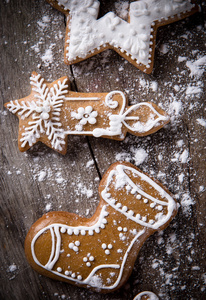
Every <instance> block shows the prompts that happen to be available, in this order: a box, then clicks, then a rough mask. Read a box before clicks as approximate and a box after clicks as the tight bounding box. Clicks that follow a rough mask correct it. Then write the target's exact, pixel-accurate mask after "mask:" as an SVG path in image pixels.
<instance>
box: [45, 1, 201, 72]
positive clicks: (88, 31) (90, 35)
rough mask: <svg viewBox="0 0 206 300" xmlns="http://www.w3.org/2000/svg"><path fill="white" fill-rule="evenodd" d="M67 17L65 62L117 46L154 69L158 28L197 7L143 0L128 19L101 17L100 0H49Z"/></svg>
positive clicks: (140, 64)
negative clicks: (99, 15)
mask: <svg viewBox="0 0 206 300" xmlns="http://www.w3.org/2000/svg"><path fill="white" fill-rule="evenodd" d="M47 1H48V2H49V3H50V4H51V5H52V6H54V7H55V8H57V9H59V10H60V11H61V12H63V13H64V14H65V15H66V17H67V25H66V38H65V55H64V58H65V63H66V64H74V63H77V62H80V61H82V60H84V59H86V58H88V57H91V56H93V55H95V54H97V53H99V52H102V51H104V50H106V49H114V50H115V51H116V52H117V53H119V54H120V55H121V56H122V57H124V58H125V59H127V60H128V61H129V62H130V63H132V64H133V65H134V66H136V67H137V68H139V69H140V70H142V71H143V72H146V73H151V72H152V69H153V64H154V50H155V42H156V33H157V29H158V27H160V26H163V25H166V24H169V23H172V22H175V21H178V20H181V19H183V18H185V17H188V16H190V15H191V14H193V13H195V12H197V11H198V6H197V5H195V4H192V3H191V1H189V0H144V1H140V0H139V1H134V2H132V3H130V8H129V19H128V22H127V21H125V20H123V19H121V18H119V17H118V16H116V15H115V14H114V13H113V12H109V13H107V14H106V15H105V16H103V17H102V18H100V19H98V12H99V6H100V3H99V1H97V0H83V1H82V0H47Z"/></svg>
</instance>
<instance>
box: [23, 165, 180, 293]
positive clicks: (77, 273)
mask: <svg viewBox="0 0 206 300" xmlns="http://www.w3.org/2000/svg"><path fill="white" fill-rule="evenodd" d="M99 194H100V202H99V205H98V207H97V210H96V212H95V213H94V215H93V216H92V217H91V218H90V219H87V218H84V217H80V216H78V215H76V214H71V213H69V212H50V213H47V214H45V215H44V216H43V217H42V218H40V219H39V220H38V221H37V222H36V223H35V224H33V226H32V227H31V229H30V231H29V233H28V234H27V237H26V240H25V253H26V257H27V259H28V261H29V263H30V264H31V266H32V267H33V268H34V269H35V270H36V271H38V272H39V273H40V274H42V275H45V276H48V277H51V278H53V279H56V280H62V281H67V282H69V283H72V284H75V285H78V286H83V287H87V288H91V289H94V290H96V291H100V292H111V291H114V290H116V289H118V288H119V287H120V286H122V285H123V284H124V283H125V282H126V281H127V279H128V277H129V276H130V274H131V272H132V268H133V265H134V263H135V260H136V258H137V255H138V252H139V250H140V249H141V246H142V245H143V243H144V242H145V240H146V239H147V238H148V237H149V236H150V235H151V234H152V233H154V232H155V231H157V230H160V229H164V228H165V227H166V226H167V225H168V224H169V222H170V221H171V220H172V218H173V217H174V216H175V215H176V212H177V204H176V202H175V201H174V199H173V198H172V196H171V195H170V193H169V191H168V190H167V189H166V188H164V187H162V185H161V184H160V183H158V182H157V181H156V180H153V179H152V178H150V177H149V176H148V175H147V174H145V173H143V172H142V171H140V170H139V169H137V168H136V167H134V166H133V165H132V164H130V163H120V162H117V163H115V164H113V165H111V167H110V168H109V169H108V171H107V172H106V173H105V175H104V176H103V178H102V180H101V182H100V185H99Z"/></svg>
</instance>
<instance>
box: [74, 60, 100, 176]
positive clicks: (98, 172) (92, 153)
mask: <svg viewBox="0 0 206 300" xmlns="http://www.w3.org/2000/svg"><path fill="white" fill-rule="evenodd" d="M70 72H71V76H72V84H73V87H74V90H75V92H78V88H77V84H76V80H75V77H74V72H73V68H72V66H71V65H70ZM86 140H87V144H88V147H89V151H90V154H91V156H92V159H93V161H94V165H95V168H96V171H97V174H98V176H99V179H100V180H101V179H102V175H101V172H100V170H99V167H98V164H97V161H96V158H95V155H94V151H93V149H92V146H91V144H90V141H89V137H88V136H86Z"/></svg>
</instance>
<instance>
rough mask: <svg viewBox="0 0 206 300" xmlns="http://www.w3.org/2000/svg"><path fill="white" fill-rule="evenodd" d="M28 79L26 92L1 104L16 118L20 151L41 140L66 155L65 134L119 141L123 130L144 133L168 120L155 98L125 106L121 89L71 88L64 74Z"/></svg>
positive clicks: (125, 102) (135, 133) (136, 133)
mask: <svg viewBox="0 0 206 300" xmlns="http://www.w3.org/2000/svg"><path fill="white" fill-rule="evenodd" d="M30 83H31V88H32V91H31V94H30V95H29V96H27V97H25V98H22V99H19V100H14V101H10V102H8V103H6V104H5V105H4V106H5V107H6V108H8V109H9V111H10V112H12V113H13V114H15V115H16V116H18V118H19V137H18V146H19V150H20V151H22V152H23V151H26V150H28V149H29V148H30V147H31V146H33V145H34V144H35V143H37V142H39V141H40V142H43V143H45V144H46V145H47V146H48V147H51V148H52V149H54V150H55V151H58V152H60V153H62V154H65V153H66V151H67V136H68V135H70V134H72V135H74V134H75V135H87V136H94V137H105V138H109V139H114V140H119V141H121V140H123V139H124V138H125V136H126V134H127V132H130V133H131V134H134V135H136V136H146V135H149V134H151V133H154V132H156V131H158V130H159V129H160V128H162V127H163V126H164V125H165V124H167V123H168V122H169V117H168V116H167V114H166V113H165V112H164V111H163V110H162V109H160V108H159V107H158V106H157V105H155V104H154V103H151V102H141V103H138V104H135V105H132V106H128V103H127V99H126V97H125V95H124V93H123V92H122V91H111V92H109V93H77V92H73V91H71V90H70V82H69V78H68V77H67V76H65V77H62V78H59V79H57V80H56V81H54V82H52V83H48V82H47V81H46V80H45V79H44V78H43V77H41V76H40V75H39V74H37V73H36V72H33V73H32V76H31V78H30Z"/></svg>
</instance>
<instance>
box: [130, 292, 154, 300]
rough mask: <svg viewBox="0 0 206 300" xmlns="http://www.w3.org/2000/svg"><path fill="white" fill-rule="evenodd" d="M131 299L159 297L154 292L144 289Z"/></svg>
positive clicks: (140, 299)
mask: <svg viewBox="0 0 206 300" xmlns="http://www.w3.org/2000/svg"><path fill="white" fill-rule="evenodd" d="M133 300H159V298H158V297H157V295H155V294H154V293H152V292H148V291H145V292H141V293H139V294H138V295H137V296H136V297H134V299H133Z"/></svg>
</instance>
